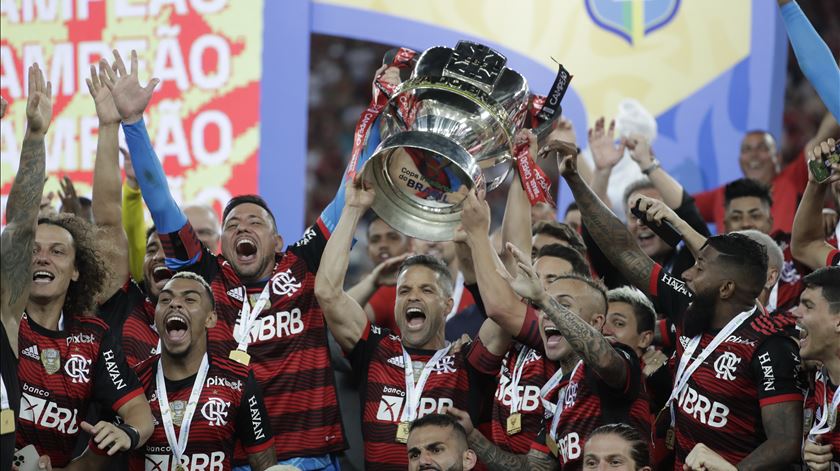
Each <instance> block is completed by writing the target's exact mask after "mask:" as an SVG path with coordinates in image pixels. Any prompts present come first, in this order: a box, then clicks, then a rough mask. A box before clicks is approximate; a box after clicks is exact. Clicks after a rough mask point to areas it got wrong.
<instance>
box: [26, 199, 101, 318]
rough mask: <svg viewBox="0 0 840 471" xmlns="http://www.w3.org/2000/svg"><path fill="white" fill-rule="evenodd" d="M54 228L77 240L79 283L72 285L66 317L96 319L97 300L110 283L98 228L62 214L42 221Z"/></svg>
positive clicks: (67, 302) (65, 306)
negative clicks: (87, 316)
mask: <svg viewBox="0 0 840 471" xmlns="http://www.w3.org/2000/svg"><path fill="white" fill-rule="evenodd" d="M41 224H51V225H53V226H58V227H61V228H62V229H64V230H66V231H67V232H69V233H70V236H72V237H73V249H74V251H75V253H76V255H75V261H74V262H75V267H76V270H78V271H79V279H78V280H76V281H70V286H69V287H68V288H67V296H66V297H65V299H64V306H62V309H63V310H64V315H65V316H74V315H93V312H94V309H95V306H96V300H97V297H98V296H99V294H100V292H101V291H102V289H103V288H104V287H105V283H106V282H107V281H108V279H110V276H111V273H110V270H109V269H108V266H107V263H106V260H105V257H104V255H103V253H102V247H100V246H99V243H98V242H97V239H98V238H97V230H96V227H94V226H93V225H91V224H90V223H89V222H87V221H85V220H83V219H81V218H79V217H76V216H74V215H72V214H68V213H61V214H58V215H56V216H51V217H48V218H41V219H39V220H38V225H41Z"/></svg>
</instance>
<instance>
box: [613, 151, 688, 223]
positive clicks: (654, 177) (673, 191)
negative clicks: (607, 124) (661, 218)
mask: <svg viewBox="0 0 840 471" xmlns="http://www.w3.org/2000/svg"><path fill="white" fill-rule="evenodd" d="M625 142H626V143H627V148H628V149H630V158H632V159H633V161H634V162H636V164H638V165H639V169H641V171H642V173H644V174H645V175H647V176H648V178H650V182H651V183H653V186H654V188H656V189H657V190H658V191H659V193H661V194H662V199H663V200H664V201H665V204H666V205H668V207H669V208H671V209H677V208H679V207H680V204H681V203H682V200H683V193H684V192H685V191H684V190H683V187H682V185H680V183H679V182H678V181H677V180H675V179H674V177H672V176H671V175H669V174H668V172H666V171H665V170H664V169H663V168H662V167H661V166H660V165H659V161H658V160H656V157H654V156H653V149H651V147H650V142H649V141H648V140H647V139H646V138H645V137H644V136H642V135H640V134H633V135H631V136H630V137H629V138H627V139H625Z"/></svg>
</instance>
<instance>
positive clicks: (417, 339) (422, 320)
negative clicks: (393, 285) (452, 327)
mask: <svg viewBox="0 0 840 471" xmlns="http://www.w3.org/2000/svg"><path fill="white" fill-rule="evenodd" d="M452 304H453V301H452V296H451V295H450V294H449V292H448V291H446V290H444V288H443V286H441V279H440V275H439V274H438V273H437V272H436V271H434V270H432V269H431V268H428V267H426V266H423V265H412V266H409V267H408V268H406V269H405V270H403V271H402V272H401V273H400V274H399V276H398V277H397V298H396V303H395V304H394V318H395V319H396V321H397V326H398V327H399V328H400V332H401V333H402V340H403V343H404V344H405V345H406V346H408V347H413V348H425V349H438V348H442V347H443V342H444V340H443V339H444V324H445V321H444V318H445V316H446V315H447V314H448V313H449V311H450V310H452Z"/></svg>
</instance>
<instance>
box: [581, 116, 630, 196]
mask: <svg viewBox="0 0 840 471" xmlns="http://www.w3.org/2000/svg"><path fill="white" fill-rule="evenodd" d="M624 147H625V142H624V140H622V141H621V142H620V143H619V145H618V146H616V145H615V120H613V121H610V126H609V128H607V129H606V130H604V117H603V116H602V117H600V118H598V120H597V121H595V127H594V128H589V151H590V152H592V161H593V162H594V163H595V170H594V171H593V172H592V180H591V184H592V191H594V192H595V194H596V195H598V198H599V199H600V200H601V201H603V202H604V203H605V204H606V205H607V206H612V202H611V201H610V197H609V196H608V194H607V188H609V185H610V175H612V170H613V168H614V167H615V166H616V165H617V164H618V162H619V161H620V160H621V158H622V157H624ZM575 168H577V167H575Z"/></svg>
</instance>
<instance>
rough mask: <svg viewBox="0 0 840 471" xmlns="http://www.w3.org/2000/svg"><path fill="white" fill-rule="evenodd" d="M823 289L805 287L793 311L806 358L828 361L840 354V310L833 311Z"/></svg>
mask: <svg viewBox="0 0 840 471" xmlns="http://www.w3.org/2000/svg"><path fill="white" fill-rule="evenodd" d="M822 290H823V288H822V287H809V288H806V289H805V291H803V292H802V296H800V299H799V306H797V307H796V309H794V311H793V315H794V316H795V317H796V319H797V321H796V325H797V326H798V327H799V354H800V356H802V359H803V360H815V361H826V360H827V359H830V358H832V357H837V356H838V355H840V309H837V310H835V312H832V311H831V307H832V306H831V304H829V302H828V300H827V299H825V296H823V294H822Z"/></svg>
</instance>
